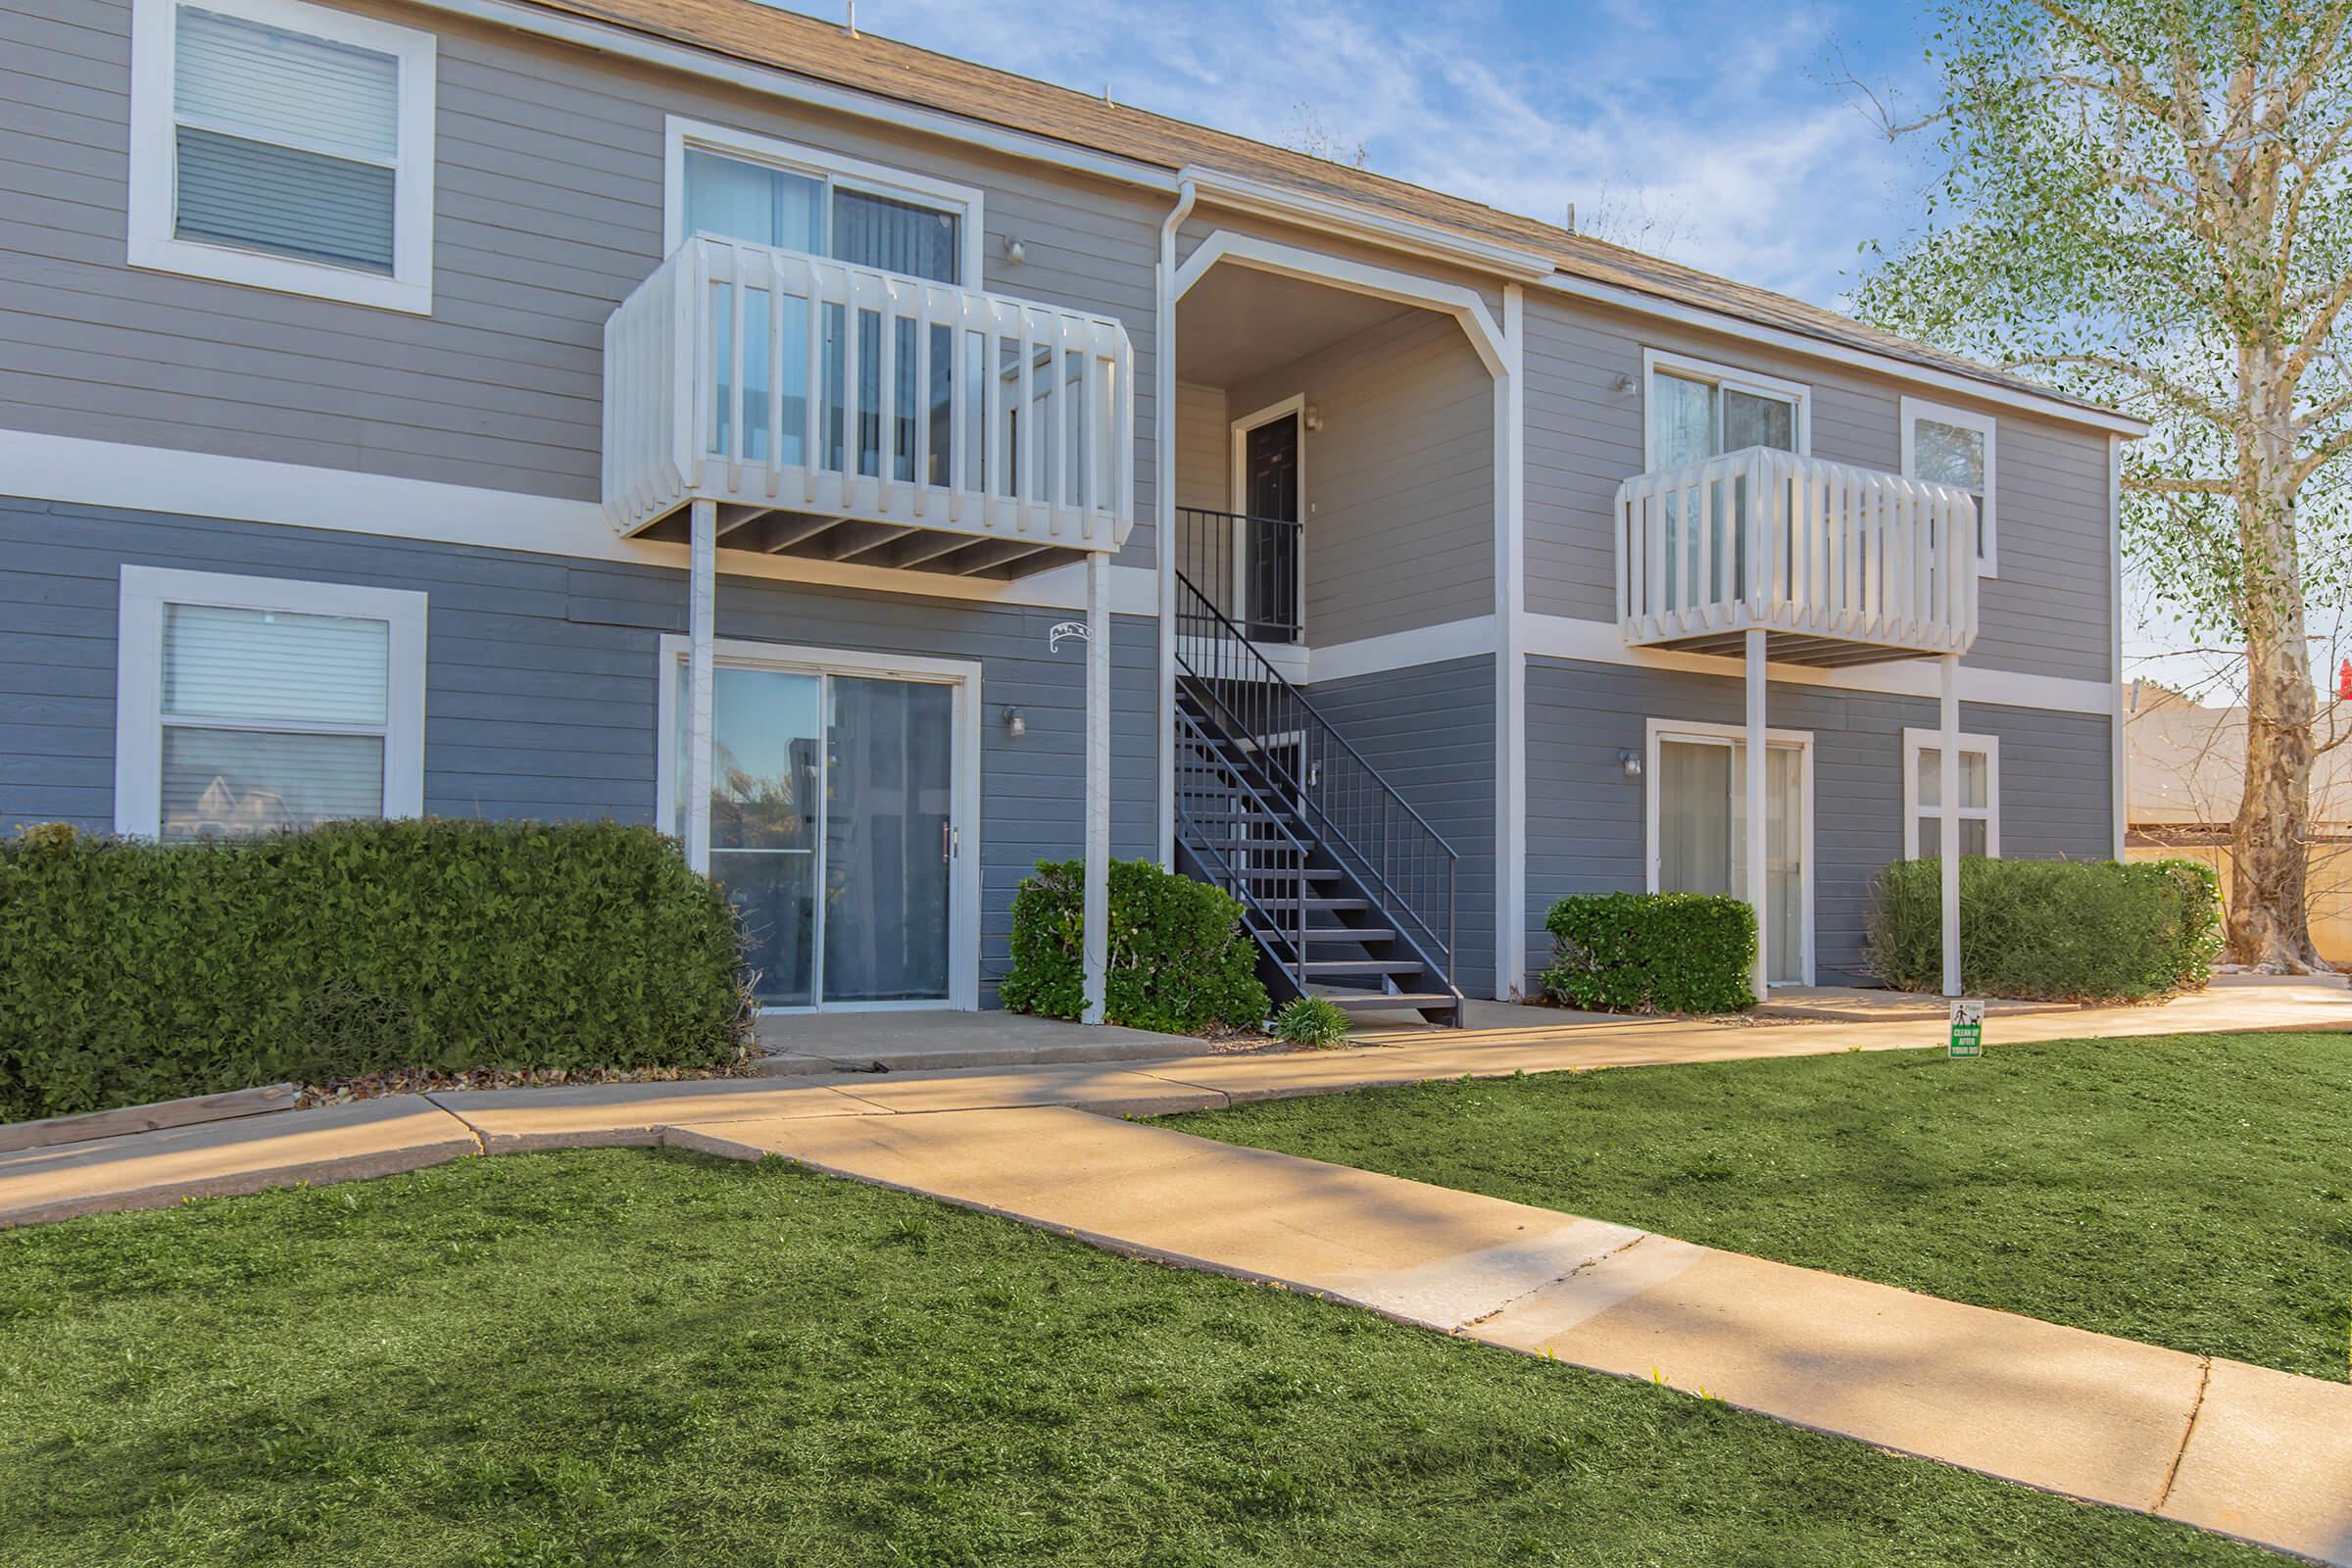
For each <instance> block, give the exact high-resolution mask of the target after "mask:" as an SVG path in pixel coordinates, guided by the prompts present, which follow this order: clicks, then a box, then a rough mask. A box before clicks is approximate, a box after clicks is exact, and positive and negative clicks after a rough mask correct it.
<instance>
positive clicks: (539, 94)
mask: <svg viewBox="0 0 2352 1568" xmlns="http://www.w3.org/2000/svg"><path fill="white" fill-rule="evenodd" d="M358 9H362V10H374V9H377V8H375V7H371V6H362V7H360V8H358ZM395 20H398V21H401V22H403V23H405V24H408V25H417V24H418V21H419V17H418V14H417V13H414V12H401V13H398V14H397V15H396V18H395ZM432 25H434V26H435V28H436V30H437V32H438V34H439V39H440V48H439V65H438V74H437V82H436V88H437V95H438V100H439V105H438V114H437V117H436V122H435V137H436V143H437V145H436V160H435V171H434V177H435V186H434V234H433V238H434V247H433V251H434V255H433V261H434V273H433V288H434V303H433V314H432V316H431V317H430V318H420V317H415V316H409V315H405V314H402V313H397V312H387V311H373V310H368V309H364V308H361V307H357V306H350V305H342V304H336V303H333V302H328V301H322V300H317V299H312V298H308V297H305V296H302V295H295V294H280V293H274V292H270V291H267V290H260V289H245V288H238V287H235V286H233V285H229V284H224V283H216V282H211V281H207V280H203V279H198V278H189V277H181V276H178V275H175V274H172V273H169V272H145V271H137V270H132V269H130V268H129V267H128V266H127V265H126V263H125V259H124V247H123V236H124V232H125V226H126V217H125V213H126V202H127V179H128V169H129V96H128V93H129V79H130V75H129V73H130V6H129V4H128V3H127V0H81V3H79V4H76V5H74V6H72V7H68V8H66V15H65V18H64V19H60V18H57V17H55V16H43V15H34V14H32V10H31V8H28V7H21V6H8V7H0V425H4V426H9V427H14V428H18V429H25V430H35V431H41V432H45V433H51V434H57V435H70V436H79V437H84V438H90V439H97V440H106V441H117V442H126V443H132V444H137V445H146V446H159V447H169V448H177V449H183V450H189V451H198V452H208V453H219V454H223V455H227V456H232V457H245V458H259V459H265V460H270V461H276V462H284V463H296V464H305V465H312V466H324V467H335V468H352V469H358V470H361V471H365V472H369V473H381V474H388V475H394V476H397V477H402V478H413V479H429V480H439V481H445V482H450V483H459V484H468V485H477V486H483V487H487V488H492V489H503V490H515V491H523V492H527V493H531V494H536V495H552V496H562V497H566V498H572V499H580V500H591V499H595V497H596V496H597V493H598V486H599V458H598V451H599V447H600V445H601V439H602V437H601V415H600V410H601V407H602V346H603V341H604V323H605V319H606V318H607V317H609V316H610V315H611V314H612V312H613V307H614V306H615V305H617V304H618V303H619V301H620V300H621V299H622V298H623V297H625V296H626V295H627V293H628V292H629V291H630V290H631V289H632V288H634V287H635V286H636V285H637V284H638V283H639V282H640V281H642V280H643V279H644V277H645V276H646V275H647V274H648V273H649V272H651V271H652V270H653V269H654V267H655V266H656V264H657V263H658V262H659V261H660V260H661V255H662V121H663V117H664V115H666V114H679V115H685V116H689V117H692V118H695V119H700V120H705V121H710V122H712V123H719V124H727V125H736V126H741V127H742V128H744V129H747V130H753V131H758V132H760V133H763V134H768V135H773V136H779V137H783V138H786V139H789V140H793V141H799V142H803V143H807V144H811V145H816V146H821V147H827V148H831V149H835V150H839V151H842V152H845V153H849V154H851V155H853V156H856V157H859V158H865V159H869V160H873V161H875V162H879V163H884V164H889V165H893V166H895V167H899V168H904V169H907V170H910V171H914V172H922V173H927V174H933V175H937V176H940V177H943V178H949V179H954V180H957V181H959V182H962V183H965V184H970V185H975V186H978V187H980V189H981V190H982V191H983V193H984V196H985V202H986V214H987V220H986V221H987V227H988V233H987V235H986V236H985V239H984V243H983V245H982V253H983V256H984V257H985V262H984V266H983V277H982V279H981V281H982V284H983V286H985V287H988V288H990V289H994V290H998V291H1001V292H1004V293H1009V294H1017V295H1020V296H1023V297H1025V298H1030V299H1038V300H1044V301H1047V302H1050V303H1053V304H1055V305H1061V306H1066V307H1070V308H1073V309H1078V310H1085V311H1090V312H1100V313H1103V314H1105V315H1110V316H1115V317H1117V318H1119V319H1121V320H1123V321H1124V322H1125V323H1126V325H1127V328H1128V331H1129V334H1130V336H1131V337H1132V339H1133V341H1134V343H1135V348H1136V355H1137V361H1136V391H1137V398H1136V402H1137V410H1136V430H1137V442H1138V452H1137V469H1138V475H1139V486H1138V488H1139V495H1138V505H1137V515H1138V518H1139V521H1138V524H1137V528H1136V533H1135V536H1134V538H1133V539H1132V540H1131V542H1130V550H1129V554H1128V557H1127V559H1128V560H1129V561H1130V562H1131V563H1134V564H1150V562H1151V560H1152V548H1151V522H1150V520H1149V519H1150V517H1151V515H1152V500H1151V485H1152V477H1151V476H1152V430H1153V429H1154V424H1153V420H1152V407H1151V400H1152V385H1153V380H1152V347H1153V346H1152V321H1153V310H1152V287H1153V283H1152V279H1153V267H1154V264H1155V262H1156V260H1157V254H1158V232H1157V223H1158V220H1159V217H1160V216H1161V214H1160V211H1159V210H1158V209H1157V208H1155V206H1154V203H1153V201H1152V200H1151V199H1147V198H1146V197H1144V196H1142V195H1141V194H1139V193H1136V192H1133V191H1128V190H1124V189H1122V188H1120V187H1117V186H1113V185H1109V184H1106V183H1103V182H1099V181H1092V180H1088V179H1086V178H1084V177H1083V176H1077V175H1068V174H1064V173H1061V172H1053V171H1048V170H1044V169H1041V168H1038V167H1037V166H1034V165H1028V164H1022V163H1018V162H1015V161H1013V160H1009V159H1001V158H997V157H995V156H993V155H989V154H985V153H980V152H977V151H975V150H972V149H968V148H959V147H956V146H955V145H953V144H951V143H948V142H944V141H939V140H936V139H928V138H920V137H916V136H912V135H907V134H898V133H893V132H890V131H886V130H884V129H882V128H881V127H878V126H869V125H865V124H863V123H858V122H853V121H850V120H848V119H846V118H840V117H835V118H827V117H824V116H821V115H817V114H812V113H809V112H805V111H800V110H797V109H794V108H791V107H789V106H784V105H780V104H777V103H776V102H774V101H773V100H769V99H764V98H761V97H759V96H756V95H754V94H751V93H748V92H737V91H730V90H728V89H725V88H721V87H717V86H714V85H711V84H705V83H698V82H693V81H690V80H688V79H686V78H683V77H679V76H674V75H671V74H668V73H661V72H657V71H652V70H647V69H642V68H637V67H632V66H628V65H625V64H622V63H620V62H617V61H613V60H609V59H606V58H603V57H600V56H597V55H593V54H590V53H587V52H584V51H578V50H570V49H565V48H564V47H563V46H560V45H554V44H547V43H541V42H536V41H531V40H526V39H523V38H521V37H520V36H518V35H516V34H513V33H510V32H506V31H503V30H500V29H494V28H489V27H484V26H479V25H474V24H471V23H466V22H463V21H459V20H457V19H450V18H439V19H434V20H433V22H432ZM1014 236H1017V237H1018V238H1019V239H1020V240H1021V241H1022V245H1023V249H1024V252H1025V260H1024V261H1023V262H1022V263H1020V264H1019V265H1017V266H1016V265H1013V264H1011V263H1010V262H1009V261H1007V260H1006V258H1005V254H1004V241H1005V239H1007V238H1010V237H1014Z"/></svg>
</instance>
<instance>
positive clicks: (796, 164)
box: [662, 115, 986, 290]
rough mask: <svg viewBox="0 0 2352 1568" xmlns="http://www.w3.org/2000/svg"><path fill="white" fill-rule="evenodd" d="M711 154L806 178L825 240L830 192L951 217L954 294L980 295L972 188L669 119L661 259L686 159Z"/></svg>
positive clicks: (976, 198) (682, 199)
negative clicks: (955, 223)
mask: <svg viewBox="0 0 2352 1568" xmlns="http://www.w3.org/2000/svg"><path fill="white" fill-rule="evenodd" d="M689 150H692V151H696V152H707V153H716V154H718V155H719V156H720V157H722V158H736V159H741V160H742V161H744V162H745V163H752V164H765V165H767V166H768V167H769V168H771V169H781V170H784V171H786V172H790V173H795V174H806V175H807V176H809V178H810V179H814V180H820V181H822V182H823V183H824V185H825V201H824V217H825V224H826V234H827V235H828V237H829V236H830V235H831V233H832V223H833V188H834V187H835V186H842V187H846V188H847V189H850V190H858V191H864V192H866V193H868V194H869V195H874V196H887V197H889V198H891V199H892V200H893V201H903V202H913V203H915V204H917V205H919V206H923V207H932V208H937V209H939V210H941V211H943V212H945V211H949V210H951V209H952V210H954V211H956V213H957V214H958V215H959V216H960V218H961V220H962V228H961V230H960V231H959V232H958V234H957V235H956V240H957V249H958V251H959V252H960V254H959V256H958V257H957V259H956V269H957V272H958V274H959V275H958V276H957V277H956V281H955V283H954V284H952V285H950V286H951V287H955V288H966V289H973V290H977V289H979V288H980V286H981V283H980V256H981V237H982V234H983V232H984V229H985V226H986V223H985V215H984V212H983V207H984V198H983V197H982V195H981V193H980V189H979V187H978V186H976V185H960V184H957V183H956V181H954V180H949V179H939V178H936V177H934V176H932V175H929V174H917V173H913V172H909V171H907V170H904V169H893V168H891V167H890V166H889V165H887V164H875V163H868V162H867V161H866V160H864V159H862V158H853V157H851V156H850V155H849V154H847V153H837V152H833V151H831V150H829V149H826V148H822V147H810V146H807V145H805V144H803V143H800V142H791V141H782V140H779V139H777V138H776V137H774V136H762V135H760V134H759V133H758V132H756V131H749V130H737V129H734V128H733V127H731V126H727V125H714V124H711V123H708V122H705V121H700V120H688V119H686V118H685V117H684V116H681V115H670V116H668V117H666V118H665V119H664V120H663V121H662V255H664V256H667V255H669V254H670V253H672V252H673V251H675V250H676V249H677V248H678V247H679V246H680V245H683V244H684V243H686V239H687V234H686V154H687V152H688V151H689Z"/></svg>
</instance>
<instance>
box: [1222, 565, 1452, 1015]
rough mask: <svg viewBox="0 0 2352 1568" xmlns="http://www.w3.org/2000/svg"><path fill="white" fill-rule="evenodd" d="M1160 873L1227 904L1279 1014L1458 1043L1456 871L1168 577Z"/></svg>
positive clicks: (1305, 706) (1273, 678)
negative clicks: (1317, 1003)
mask: <svg viewBox="0 0 2352 1568" xmlns="http://www.w3.org/2000/svg"><path fill="white" fill-rule="evenodd" d="M1176 593H1177V618H1176V639H1175V642H1176V662H1177V689H1176V714H1175V720H1176V733H1175V743H1176V845H1175V849H1176V868H1177V869H1178V870H1180V871H1182V872H1183V873H1184V874H1186V875H1187V876H1191V877H1194V878H1196V879H1198V880H1200V881H1203V882H1208V883H1212V884H1214V885H1215V886H1217V887H1220V888H1223V889H1224V890H1225V891H1226V892H1228V893H1230V894H1232V895H1233V896H1234V897H1235V898H1237V899H1239V900H1240V901H1241V904H1242V908H1243V911H1244V914H1243V918H1244V921H1245V923H1246V924H1247V925H1248V927H1249V930H1250V936H1251V937H1252V938H1253V939H1254V940H1255V941H1256V943H1257V949H1258V966H1257V967H1258V974H1259V977H1260V978H1261V979H1263V980H1264V981H1265V984H1266V990H1267V992H1268V993H1269V994H1270V995H1271V996H1272V997H1273V999H1274V1003H1275V1005H1277V1006H1280V1005H1282V1004H1283V1003H1285V1002H1288V1001H1289V1000H1291V999H1292V998H1294V997H1299V996H1304V995H1310V994H1311V995H1316V996H1322V997H1327V998H1329V999H1330V1000H1331V1001H1333V1002H1335V1003H1337V1004H1338V1005H1340V1006H1342V1007H1344V1008H1347V1009H1348V1010H1349V1011H1351V1012H1367V1011H1381V1012H1393V1011H1397V1010H1401V1009H1407V1008H1409V1009H1411V1010H1413V1011H1415V1012H1418V1013H1420V1015H1421V1016H1422V1017H1423V1018H1425V1019H1427V1020H1429V1021H1430V1022H1432V1023H1441V1024H1445V1025H1447V1026H1450V1027H1454V1028H1459V1027H1460V1026H1461V1023H1462V993H1461V991H1460V990H1459V988H1458V987H1457V986H1456V985H1455V984H1454V980H1453V966H1454V954H1455V950H1456V931H1455V918H1456V916H1455V907H1454V905H1455V893H1456V884H1457V881H1458V872H1459V865H1460V859H1461V857H1460V856H1459V855H1458V854H1456V853H1455V851H1454V849H1453V847H1452V846H1451V845H1449V844H1447V843H1446V840H1445V838H1444V837H1443V836H1442V835H1440V834H1439V833H1438V831H1437V830H1436V829H1435V828H1433V827H1431V826H1430V824H1429V822H1428V821H1427V820H1426V819H1425V818H1424V817H1423V816H1422V815H1421V813H1420V812H1419V811H1416V810H1415V809H1413V808H1412V807H1411V806H1410V805H1408V804H1406V802H1405V800H1404V798H1403V797H1402V796H1401V795H1399V794H1398V793H1397V790H1396V788H1395V787H1394V786H1393V785H1391V784H1390V783H1389V781H1388V780H1387V779H1385V778H1383V777H1382V776H1381V775H1380V773H1379V772H1378V771H1377V770H1376V769H1375V768H1374V767H1373V766H1372V765H1371V763H1369V762H1367V761H1366V760H1364V758H1363V757H1362V755H1361V754H1360V753H1358V752H1357V751H1356V749H1355V748H1354V747H1352V746H1350V745H1348V742H1347V740H1346V739H1344V738H1343V737H1342V736H1341V735H1340V733H1339V731H1338V730H1336V729H1335V728H1333V727H1332V725H1331V723H1330V722H1329V721H1328V720H1327V719H1326V718H1325V717H1324V716H1323V715H1322V714H1321V713H1320V712H1318V711H1316V710H1315V708H1314V707H1313V705H1312V704H1310V703H1308V702H1307V700H1306V698H1305V696H1304V695H1303V694H1301V693H1300V692H1299V690H1298V688H1297V687H1295V686H1293V685H1292V684H1291V683H1290V682H1289V681H1288V680H1286V679H1285V678H1284V677H1283V676H1282V674H1281V673H1280V672H1279V671H1278V670H1276V669H1275V667H1274V666H1273V665H1272V664H1271V663H1270V662H1267V660H1266V657H1265V655H1264V654H1263V653H1261V652H1260V651H1259V650H1258V648H1257V647H1256V645H1255V644H1253V643H1252V642H1251V641H1250V639H1249V638H1248V637H1247V636H1245V635H1244V634H1243V632H1242V630H1241V628H1240V627H1238V626H1236V625H1235V624H1234V622H1233V621H1232V620H1230V619H1229V618H1227V616H1226V615H1225V613H1224V612H1222V611H1220V610H1219V609H1218V608H1217V607H1216V605H1215V604H1214V603H1212V602H1211V601H1210V599H1209V598H1208V597H1207V596H1205V595H1203V594H1202V593H1201V590H1200V589H1199V588H1198V587H1196V586H1195V585H1194V584H1193V582H1192V580H1191V578H1189V577H1187V576H1185V575H1184V574H1183V573H1181V572H1180V573H1178V574H1177V579H1176Z"/></svg>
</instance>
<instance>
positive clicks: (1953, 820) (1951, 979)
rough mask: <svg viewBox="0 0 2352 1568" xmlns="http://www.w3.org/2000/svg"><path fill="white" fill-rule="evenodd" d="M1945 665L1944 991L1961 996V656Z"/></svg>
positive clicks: (1941, 784)
mask: <svg viewBox="0 0 2352 1568" xmlns="http://www.w3.org/2000/svg"><path fill="white" fill-rule="evenodd" d="M1938 662H1939V663H1941V664H1942V665H1943V711H1942V718H1943V734H1942V736H1941V737H1940V738H1939V739H1938V740H1937V741H1936V747H1937V750H1936V763H1937V765H1936V800H1937V801H1938V802H1939V803H1941V804H1940V805H1939V806H1938V807H1937V811H1936V815H1937V821H1936V826H1937V828H1938V830H1939V831H1940V834H1941V837H1942V848H1941V849H1940V850H1938V851H1937V854H1938V855H1939V856H1940V857H1941V859H1942V866H1941V869H1942V871H1943V994H1944V995H1945V996H1947V997H1956V996H1959V995H1960V657H1959V656H1958V655H1957V654H1946V655H1944V656H1943V658H1942V659H1941V660H1939V661H1938Z"/></svg>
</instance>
